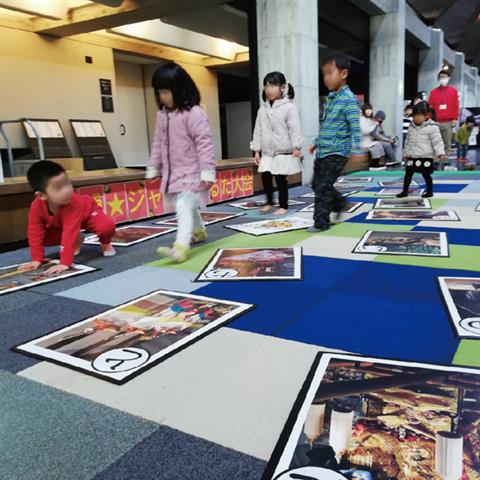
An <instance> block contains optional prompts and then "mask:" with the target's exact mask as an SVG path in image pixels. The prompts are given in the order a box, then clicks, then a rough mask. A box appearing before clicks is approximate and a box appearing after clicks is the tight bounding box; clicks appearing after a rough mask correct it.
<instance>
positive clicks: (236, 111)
mask: <svg viewBox="0 0 480 480" xmlns="http://www.w3.org/2000/svg"><path fill="white" fill-rule="evenodd" d="M225 109H226V115H227V142H228V156H229V158H242V157H251V156H252V152H251V151H250V140H251V138H252V118H251V113H250V111H251V102H235V103H228V104H226V105H225Z"/></svg>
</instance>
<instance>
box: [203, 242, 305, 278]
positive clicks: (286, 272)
mask: <svg viewBox="0 0 480 480" xmlns="http://www.w3.org/2000/svg"><path fill="white" fill-rule="evenodd" d="M301 278H302V248H301V247H287V248H281V247H278V248H277V247H275V248H225V249H223V248H222V249H219V250H217V251H216V253H215V254H214V256H213V257H212V258H211V259H210V261H209V262H208V264H207V265H206V266H205V268H204V269H203V270H202V271H201V272H200V274H199V275H198V277H197V278H196V280H195V281H197V282H215V281H217V282H218V281H232V280H300V279H301Z"/></svg>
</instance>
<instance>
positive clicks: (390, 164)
mask: <svg viewBox="0 0 480 480" xmlns="http://www.w3.org/2000/svg"><path fill="white" fill-rule="evenodd" d="M399 163H400V162H397V161H395V162H387V163H386V164H385V166H387V167H392V166H393V165H398V164H399Z"/></svg>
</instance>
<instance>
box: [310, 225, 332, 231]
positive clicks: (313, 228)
mask: <svg viewBox="0 0 480 480" xmlns="http://www.w3.org/2000/svg"><path fill="white" fill-rule="evenodd" d="M327 230H330V227H320V228H318V227H316V226H315V225H312V226H311V227H308V228H307V232H309V233H318V232H325V231H327Z"/></svg>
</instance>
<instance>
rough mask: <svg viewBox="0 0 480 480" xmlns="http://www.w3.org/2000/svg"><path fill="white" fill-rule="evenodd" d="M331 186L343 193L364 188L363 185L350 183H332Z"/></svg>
mask: <svg viewBox="0 0 480 480" xmlns="http://www.w3.org/2000/svg"><path fill="white" fill-rule="evenodd" d="M333 186H334V187H335V188H336V189H337V190H338V191H339V192H341V191H342V190H343V191H350V190H363V189H364V188H365V187H364V186H363V185H357V184H355V183H350V182H343V183H342V182H337V183H334V184H333Z"/></svg>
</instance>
